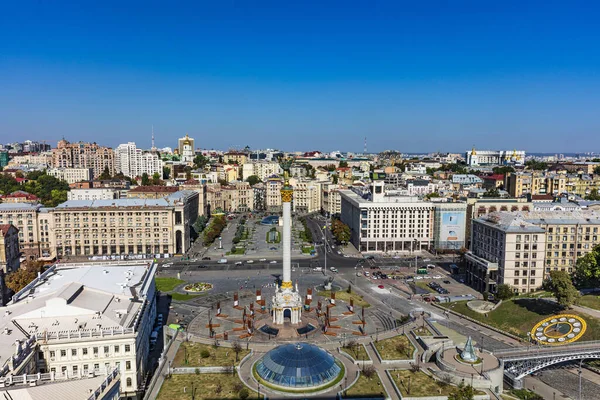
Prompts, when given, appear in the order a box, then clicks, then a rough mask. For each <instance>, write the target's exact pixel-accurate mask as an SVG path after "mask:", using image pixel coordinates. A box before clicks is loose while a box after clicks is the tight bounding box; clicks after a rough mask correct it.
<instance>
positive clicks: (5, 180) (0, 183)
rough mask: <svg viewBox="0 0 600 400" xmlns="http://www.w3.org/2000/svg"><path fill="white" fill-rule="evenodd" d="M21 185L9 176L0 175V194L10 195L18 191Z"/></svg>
mask: <svg viewBox="0 0 600 400" xmlns="http://www.w3.org/2000/svg"><path fill="white" fill-rule="evenodd" d="M20 188H21V185H19V182H17V180H16V179H15V178H14V177H12V176H11V175H4V174H0V193H2V194H10V193H12V192H14V191H16V190H19V189H20Z"/></svg>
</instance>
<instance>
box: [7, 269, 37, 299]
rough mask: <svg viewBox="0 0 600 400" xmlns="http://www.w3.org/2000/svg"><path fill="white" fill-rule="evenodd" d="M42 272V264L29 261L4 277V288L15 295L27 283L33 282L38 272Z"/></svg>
mask: <svg viewBox="0 0 600 400" xmlns="http://www.w3.org/2000/svg"><path fill="white" fill-rule="evenodd" d="M43 270H44V263H42V262H39V261H30V262H27V263H25V264H23V265H21V268H19V269H18V270H16V271H14V272H11V273H10V274H8V275H6V278H5V282H6V286H8V288H9V289H10V290H12V291H13V292H15V293H17V292H18V291H20V290H21V289H23V288H24V287H25V286H27V284H29V282H31V281H33V280H34V279H35V278H36V277H37V274H38V272H42V271H43Z"/></svg>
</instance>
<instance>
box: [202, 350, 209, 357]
mask: <svg viewBox="0 0 600 400" xmlns="http://www.w3.org/2000/svg"><path fill="white" fill-rule="evenodd" d="M200 357H202V358H208V357H210V352H209V351H208V350H206V349H204V350H202V351H201V352H200Z"/></svg>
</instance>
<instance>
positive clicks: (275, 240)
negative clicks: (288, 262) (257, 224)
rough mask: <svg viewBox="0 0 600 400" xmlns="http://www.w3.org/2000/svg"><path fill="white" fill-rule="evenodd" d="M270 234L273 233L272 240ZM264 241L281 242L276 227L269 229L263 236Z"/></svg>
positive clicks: (279, 233)
mask: <svg viewBox="0 0 600 400" xmlns="http://www.w3.org/2000/svg"><path fill="white" fill-rule="evenodd" d="M271 234H273V236H274V237H273V240H270V239H271ZM265 241H266V242H267V243H280V242H281V232H279V231H278V230H277V229H276V228H271V230H270V231H268V232H267V234H266V236H265Z"/></svg>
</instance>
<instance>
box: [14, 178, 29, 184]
mask: <svg viewBox="0 0 600 400" xmlns="http://www.w3.org/2000/svg"><path fill="white" fill-rule="evenodd" d="M26 180H27V179H25V178H15V181H17V183H21V182H25V181H26Z"/></svg>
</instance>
